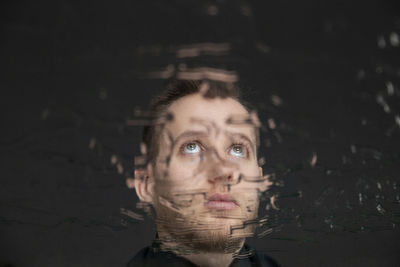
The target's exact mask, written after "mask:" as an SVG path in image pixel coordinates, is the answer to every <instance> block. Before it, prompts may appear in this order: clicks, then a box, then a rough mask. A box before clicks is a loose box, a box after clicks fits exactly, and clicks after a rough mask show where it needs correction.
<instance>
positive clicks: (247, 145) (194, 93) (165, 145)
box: [135, 81, 270, 251]
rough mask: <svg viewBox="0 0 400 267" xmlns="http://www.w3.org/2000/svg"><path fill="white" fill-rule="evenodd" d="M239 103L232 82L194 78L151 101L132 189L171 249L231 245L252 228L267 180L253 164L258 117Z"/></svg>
mask: <svg viewBox="0 0 400 267" xmlns="http://www.w3.org/2000/svg"><path fill="white" fill-rule="evenodd" d="M242 103H243V102H242V101H241V100H239V94H238V93H237V90H236V89H235V88H233V87H228V86H225V85H224V84H216V83H210V82H193V81H175V82H173V83H171V84H170V85H169V87H167V91H166V92H165V93H164V95H162V96H161V97H159V98H158V99H156V100H155V102H153V105H152V108H151V112H152V114H153V116H154V124H153V125H151V126H148V127H147V128H145V130H144V136H143V141H144V144H145V146H146V148H147V149H145V150H146V151H147V156H148V159H149V161H148V164H147V167H146V170H145V171H144V173H142V176H141V177H140V178H138V177H136V179H135V188H136V192H137V194H138V196H139V198H140V199H141V201H144V202H147V203H150V204H151V205H153V207H154V209H155V211H156V215H157V230H158V232H159V236H160V238H161V239H162V242H163V243H168V245H169V246H172V247H174V249H175V250H176V249H179V248H185V249H193V250H201V251H230V250H235V249H236V248H237V247H239V246H240V245H241V244H242V242H243V238H244V237H246V236H249V235H250V234H251V233H252V231H253V228H254V225H250V226H248V227H246V224H244V222H249V221H251V220H254V219H255V218H256V217H257V210H258V204H259V193H260V192H263V191H265V190H266V189H267V188H268V187H269V186H270V182H269V181H268V180H266V179H263V178H262V170H261V168H260V167H259V166H258V161H257V146H258V145H257V143H258V140H257V138H258V128H257V127H258V119H257V117H256V115H255V113H253V112H251V111H249V110H248V108H246V107H245V105H244V104H242ZM136 174H137V173H135V175H136Z"/></svg>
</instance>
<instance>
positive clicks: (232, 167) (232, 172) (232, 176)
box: [202, 150, 239, 184]
mask: <svg viewBox="0 0 400 267" xmlns="http://www.w3.org/2000/svg"><path fill="white" fill-rule="evenodd" d="M202 168H203V171H205V172H206V173H207V177H208V178H207V179H208V182H209V183H210V184H218V183H219V184H233V183H235V181H236V180H237V179H238V176H239V175H238V174H236V173H237V171H238V166H237V164H235V163H233V162H231V161H229V160H227V159H225V158H224V157H222V156H220V154H219V153H218V151H217V150H209V152H208V153H207V155H206V159H205V160H204V162H203V165H202Z"/></svg>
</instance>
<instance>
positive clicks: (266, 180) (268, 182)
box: [258, 167, 272, 192]
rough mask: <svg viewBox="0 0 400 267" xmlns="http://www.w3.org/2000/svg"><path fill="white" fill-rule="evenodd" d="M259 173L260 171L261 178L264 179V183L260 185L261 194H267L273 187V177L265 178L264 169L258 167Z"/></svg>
mask: <svg viewBox="0 0 400 267" xmlns="http://www.w3.org/2000/svg"><path fill="white" fill-rule="evenodd" d="M258 171H259V174H260V177H262V179H263V181H262V182H261V183H260V192H265V191H267V190H268V189H269V187H270V186H271V185H272V182H271V180H270V178H271V175H266V176H265V177H264V176H263V169H262V168H261V167H258Z"/></svg>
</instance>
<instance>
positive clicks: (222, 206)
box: [206, 200, 238, 210]
mask: <svg viewBox="0 0 400 267" xmlns="http://www.w3.org/2000/svg"><path fill="white" fill-rule="evenodd" d="M206 206H207V207H208V208H210V209H217V210H231V209H234V208H236V207H237V206H238V205H236V203H235V202H232V201H213V200H212V201H208V202H207V204H206Z"/></svg>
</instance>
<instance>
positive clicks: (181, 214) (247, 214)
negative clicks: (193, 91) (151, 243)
mask: <svg viewBox="0 0 400 267" xmlns="http://www.w3.org/2000/svg"><path fill="white" fill-rule="evenodd" d="M240 199H241V200H239V201H238V202H239V203H240V204H241V205H239V207H238V208H237V209H234V210H228V211H210V210H208V209H206V208H204V204H203V203H197V204H194V205H193V206H192V207H190V208H187V209H182V210H179V211H176V210H173V209H170V208H168V207H165V206H163V205H157V206H156V207H155V209H156V214H157V221H156V224H157V230H158V232H159V238H160V241H161V244H162V246H164V247H163V248H162V249H163V250H170V251H175V252H177V253H178V254H193V253H204V252H206V253H207V252H209V253H235V252H237V251H238V250H240V248H241V247H242V245H243V243H244V240H245V238H246V237H248V236H251V235H252V234H253V232H254V230H255V226H254V225H249V226H247V227H243V229H241V228H240V227H239V229H237V228H235V227H234V229H236V230H233V229H232V226H241V225H243V223H244V222H245V221H247V220H252V219H255V218H256V217H257V208H258V202H257V201H256V202H255V203H253V208H252V210H251V211H248V209H247V207H248V205H247V206H246V207H245V204H246V201H245V200H244V198H240Z"/></svg>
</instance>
